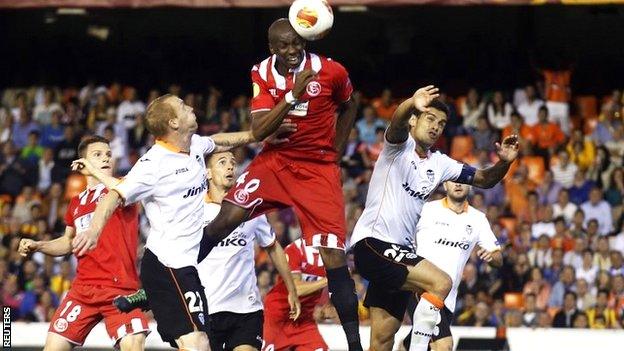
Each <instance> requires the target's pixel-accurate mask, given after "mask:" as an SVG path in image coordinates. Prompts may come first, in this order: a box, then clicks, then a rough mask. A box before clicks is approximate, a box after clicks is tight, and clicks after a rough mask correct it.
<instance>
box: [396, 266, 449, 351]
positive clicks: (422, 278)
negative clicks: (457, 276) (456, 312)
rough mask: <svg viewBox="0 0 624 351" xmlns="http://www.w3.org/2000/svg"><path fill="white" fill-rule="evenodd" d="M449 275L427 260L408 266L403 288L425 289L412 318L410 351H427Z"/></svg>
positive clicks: (441, 306) (447, 290)
mask: <svg viewBox="0 0 624 351" xmlns="http://www.w3.org/2000/svg"><path fill="white" fill-rule="evenodd" d="M451 287H452V281H451V278H450V277H449V276H448V274H446V273H445V272H444V271H442V270H441V269H440V268H438V267H436V266H435V265H434V264H432V263H431V262H429V261H427V260H422V261H420V262H418V264H416V265H415V266H412V267H408V274H407V278H406V281H405V284H403V286H402V288H401V289H403V290H408V291H418V290H419V289H422V290H424V291H425V293H423V294H422V295H421V297H420V301H418V305H416V310H415V311H414V315H413V318H412V321H413V327H412V342H411V343H410V351H418V350H423V351H426V350H427V346H428V345H429V340H430V338H431V335H433V334H434V329H435V327H436V324H438V323H439V322H440V318H441V317H440V310H441V309H442V308H444V299H445V298H446V296H447V295H448V293H449V292H450V291H451Z"/></svg>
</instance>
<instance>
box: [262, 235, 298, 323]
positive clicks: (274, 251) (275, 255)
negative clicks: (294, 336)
mask: <svg viewBox="0 0 624 351" xmlns="http://www.w3.org/2000/svg"><path fill="white" fill-rule="evenodd" d="M265 250H266V251H267V254H268V255H269V257H270V258H271V261H273V265H275V269H277V272H278V273H279V275H280V276H281V277H282V279H283V280H284V284H286V289H288V303H289V304H290V316H289V317H290V319H292V320H296V319H297V318H299V315H300V314H301V302H299V296H298V295H297V288H296V286H295V282H294V280H293V277H292V274H291V273H290V267H289V266H288V259H287V258H286V254H285V253H284V249H282V245H280V244H279V243H278V242H277V241H276V242H275V243H274V244H273V245H271V246H269V247H266V248H265Z"/></svg>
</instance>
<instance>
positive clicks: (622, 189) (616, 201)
mask: <svg viewBox="0 0 624 351" xmlns="http://www.w3.org/2000/svg"><path fill="white" fill-rule="evenodd" d="M604 198H605V200H606V201H607V203H608V204H609V205H610V206H611V208H612V210H613V217H614V218H620V215H621V214H622V203H623V199H624V169H622V168H621V167H618V168H616V169H614V170H613V172H611V177H610V179H609V183H608V185H607V188H606V191H605V194H604Z"/></svg>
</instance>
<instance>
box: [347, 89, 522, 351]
mask: <svg viewBox="0 0 624 351" xmlns="http://www.w3.org/2000/svg"><path fill="white" fill-rule="evenodd" d="M437 96H438V89H437V88H435V87H433V86H427V87H425V88H421V89H418V90H417V91H416V92H415V94H414V96H413V97H412V98H410V99H408V100H405V101H404V102H402V103H401V104H400V105H399V107H398V108H397V110H396V111H395V113H394V116H393V117H392V121H391V122H390V125H389V126H388V129H387V130H386V135H385V138H384V139H385V140H384V148H383V151H382V152H381V154H380V155H379V159H378V160H377V162H376V164H375V169H374V170H373V175H372V177H371V181H370V186H369V190H368V195H367V198H366V208H365V209H364V212H363V213H362V216H361V217H360V219H359V220H358V222H357V224H356V226H355V228H354V230H353V235H352V237H351V243H352V247H353V251H354V259H355V265H356V267H357V268H358V271H359V272H360V274H362V276H363V277H364V278H366V279H367V280H368V281H369V282H370V283H369V286H368V290H367V294H366V298H365V301H364V304H365V305H367V306H369V307H370V316H371V347H370V350H375V351H378V350H391V348H392V345H393V342H394V335H395V333H396V332H397V330H398V329H399V327H400V325H401V321H402V320H403V315H404V314H405V309H406V304H407V300H408V298H409V296H410V294H411V293H414V292H417V291H421V290H424V291H425V292H424V293H423V294H422V295H421V298H420V301H419V303H418V305H417V307H416V310H415V312H414V318H413V321H414V325H413V333H412V346H411V347H410V350H412V351H413V350H426V349H427V347H428V344H429V339H430V337H431V336H432V334H433V331H434V328H435V326H436V325H437V324H438V323H439V321H440V310H441V309H442V308H443V307H444V299H446V297H447V295H448V293H449V291H450V290H451V286H452V281H451V279H450V278H449V276H448V274H446V273H445V272H444V271H442V270H441V269H440V268H438V267H436V266H435V265H434V264H432V263H431V262H429V261H428V260H426V259H423V258H422V257H419V256H417V255H416V252H415V245H414V239H415V238H414V235H415V233H416V225H417V224H418V220H419V219H420V216H421V211H422V207H423V205H424V203H425V201H426V200H427V198H428V197H429V195H430V194H431V193H432V192H433V191H434V190H435V189H436V188H437V187H438V185H439V184H440V183H442V182H444V181H447V180H453V181H456V182H459V183H465V184H472V185H474V186H477V187H481V188H488V187H492V186H494V185H495V184H496V183H497V182H499V181H500V180H501V179H502V178H503V177H504V176H505V174H506V173H507V171H508V170H509V166H510V165H511V162H513V161H514V160H515V159H516V157H517V155H518V137H517V136H515V135H512V136H508V137H507V138H505V139H504V140H503V142H502V143H501V144H498V143H497V144H496V149H497V153H498V157H499V159H500V160H499V161H498V162H497V163H496V164H495V165H494V166H492V167H489V168H486V169H479V170H477V169H475V168H473V167H471V166H468V165H465V164H462V163H460V162H457V161H454V160H453V159H451V158H449V157H448V156H446V155H444V154H442V153H440V152H431V151H430V150H429V149H430V148H431V146H432V145H433V144H435V142H436V141H437V140H438V138H439V137H440V135H441V134H442V131H443V130H444V127H445V125H446V121H447V114H448V108H447V106H446V105H445V104H443V103H441V102H440V101H438V100H436V99H435V98H436V97H437Z"/></svg>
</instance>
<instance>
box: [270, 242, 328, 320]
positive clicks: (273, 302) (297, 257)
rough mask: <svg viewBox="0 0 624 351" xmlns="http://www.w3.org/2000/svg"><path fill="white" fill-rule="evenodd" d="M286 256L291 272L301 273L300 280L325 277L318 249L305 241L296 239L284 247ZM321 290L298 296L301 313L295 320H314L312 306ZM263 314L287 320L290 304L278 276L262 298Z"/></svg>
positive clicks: (283, 285) (314, 304)
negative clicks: (275, 282) (307, 244)
mask: <svg viewBox="0 0 624 351" xmlns="http://www.w3.org/2000/svg"><path fill="white" fill-rule="evenodd" d="M284 252H286V256H287V257H288V265H289V266H290V271H291V272H292V273H298V274H301V280H303V281H306V282H312V281H317V280H319V279H321V278H323V277H325V268H324V267H323V261H322V260H321V255H320V253H319V251H318V249H315V248H314V247H312V246H306V245H305V241H303V240H301V239H297V240H295V241H294V242H292V243H290V245H288V246H286V249H284ZM322 293H323V290H322V289H321V290H319V291H317V292H315V293H313V294H310V295H306V296H300V297H299V301H300V302H301V315H300V316H299V318H298V319H297V321H306V320H308V321H310V320H314V318H313V317H312V315H313V313H314V307H316V305H317V304H318V303H319V300H320V299H321V294H322ZM264 305H265V307H264V314H265V315H268V316H270V317H271V319H273V320H277V321H287V320H288V312H289V311H290V306H289V305H288V289H286V284H284V281H283V280H282V278H281V277H280V278H279V279H278V281H277V284H275V286H274V287H273V289H271V291H269V293H268V294H267V296H266V298H265V299H264Z"/></svg>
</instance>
